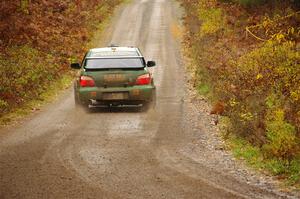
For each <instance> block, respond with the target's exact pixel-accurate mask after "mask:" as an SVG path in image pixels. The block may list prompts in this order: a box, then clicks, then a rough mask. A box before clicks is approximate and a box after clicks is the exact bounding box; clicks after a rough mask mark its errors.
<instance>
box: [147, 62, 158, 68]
mask: <svg viewBox="0 0 300 199" xmlns="http://www.w3.org/2000/svg"><path fill="white" fill-rule="evenodd" d="M147 66H148V67H153V66H156V63H155V61H148V62H147Z"/></svg>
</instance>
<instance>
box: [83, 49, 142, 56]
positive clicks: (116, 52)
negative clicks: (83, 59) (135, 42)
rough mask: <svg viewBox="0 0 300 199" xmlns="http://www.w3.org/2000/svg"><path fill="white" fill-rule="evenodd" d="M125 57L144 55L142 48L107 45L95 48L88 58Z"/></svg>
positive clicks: (91, 50)
mask: <svg viewBox="0 0 300 199" xmlns="http://www.w3.org/2000/svg"><path fill="white" fill-rule="evenodd" d="M110 57H111V58H124V57H131V58H134V57H143V56H142V54H141V52H140V50H139V49H138V48H136V47H115V46H112V47H105V48H93V49H90V51H89V52H88V54H87V58H110Z"/></svg>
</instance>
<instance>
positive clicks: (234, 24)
mask: <svg viewBox="0 0 300 199" xmlns="http://www.w3.org/2000/svg"><path fill="white" fill-rule="evenodd" d="M182 2H183V3H182V4H183V6H184V7H185V8H186V10H187V15H186V16H185V25H186V27H187V31H188V32H187V34H186V37H185V44H186V45H187V46H188V47H187V48H188V49H189V51H188V52H187V54H188V56H189V57H190V58H191V60H192V64H191V65H192V71H193V74H194V84H195V86H196V87H197V88H198V89H199V90H200V91H202V90H203V88H209V92H208V93H209V96H210V97H211V99H212V100H213V101H216V102H217V103H216V104H220V103H221V104H223V105H224V106H223V107H224V112H223V111H222V115H224V116H225V117H227V118H228V119H229V122H230V124H229V125H227V126H228V129H227V130H228V132H229V133H232V134H235V135H238V136H240V137H243V138H245V139H247V140H248V141H249V142H250V143H252V144H253V145H255V146H258V147H260V148H261V150H262V151H264V153H265V155H266V158H279V159H282V160H286V161H287V162H291V161H292V160H293V159H294V158H296V157H298V156H299V152H300V150H299V143H300V142H299V138H300V48H299V46H300V28H299V27H300V12H299V11H298V8H299V7H298V6H299V5H298V4H296V3H294V1H276V2H277V3H276V4H274V1H273V2H271V1H261V2H260V1H256V2H257V4H255V2H254V1H248V2H250V3H253V4H251V6H246V5H244V4H243V3H242V2H246V1H226V0H223V1H217V0H209V1H204V0H188V1H182ZM239 3H240V4H239ZM270 8H272V9H270ZM191 49H192V50H191ZM190 52H193V53H190ZM215 107H216V106H215ZM215 107H214V108H215Z"/></svg>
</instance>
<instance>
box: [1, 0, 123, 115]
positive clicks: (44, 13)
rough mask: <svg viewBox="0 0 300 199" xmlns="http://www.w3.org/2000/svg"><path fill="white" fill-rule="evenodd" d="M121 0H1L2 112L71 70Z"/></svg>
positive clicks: (41, 90)
mask: <svg viewBox="0 0 300 199" xmlns="http://www.w3.org/2000/svg"><path fill="white" fill-rule="evenodd" d="M120 2H121V0H110V1H106V0H80V1H79V0H76V1H71V0H48V1H46V0H2V1H1V2H0V74H1V79H0V116H1V114H4V113H6V112H8V111H10V110H11V109H12V108H14V107H17V106H19V105H21V104H23V103H24V102H25V101H27V100H29V99H33V98H38V96H39V94H40V93H41V92H43V91H44V90H47V85H49V84H51V82H53V81H55V80H56V79H57V78H59V77H61V75H62V74H64V73H65V72H67V71H68V65H69V63H70V59H72V58H74V57H77V56H81V55H82V54H83V52H84V51H85V48H86V45H87V43H88V42H89V40H90V39H91V37H92V33H93V32H94V31H95V30H96V28H97V25H98V24H99V23H101V22H102V21H103V20H105V19H106V18H107V17H108V16H109V15H110V14H111V13H112V10H113V8H114V7H115V6H116V5H117V4H119V3H120Z"/></svg>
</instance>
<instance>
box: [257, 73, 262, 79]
mask: <svg viewBox="0 0 300 199" xmlns="http://www.w3.org/2000/svg"><path fill="white" fill-rule="evenodd" d="M263 77H264V76H263V75H262V74H260V73H259V74H257V75H256V79H257V80H260V79H262V78H263Z"/></svg>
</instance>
